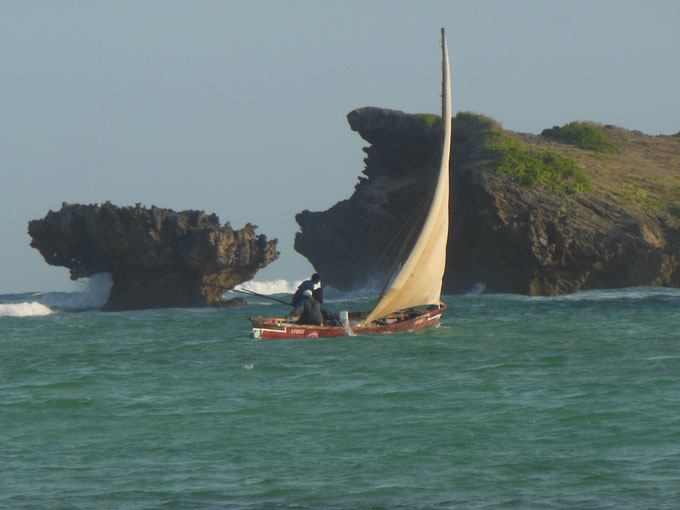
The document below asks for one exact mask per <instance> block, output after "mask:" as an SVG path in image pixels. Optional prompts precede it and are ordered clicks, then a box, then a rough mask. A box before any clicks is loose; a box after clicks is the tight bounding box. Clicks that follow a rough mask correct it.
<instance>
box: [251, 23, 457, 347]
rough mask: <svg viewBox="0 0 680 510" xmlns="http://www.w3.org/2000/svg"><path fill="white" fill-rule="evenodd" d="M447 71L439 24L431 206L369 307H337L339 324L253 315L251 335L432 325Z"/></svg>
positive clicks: (447, 125) (447, 123)
mask: <svg viewBox="0 0 680 510" xmlns="http://www.w3.org/2000/svg"><path fill="white" fill-rule="evenodd" d="M450 75H451V71H450V64H449V53H448V48H447V45H446V32H445V31H444V29H443V28H442V156H441V163H440V168H439V174H438V177H437V183H436V186H435V189H434V195H433V198H432V202H431V203H430V208H429V211H428V213H427V216H426V218H425V221H424V223H423V224H422V227H421V231H420V234H419V235H418V237H417V239H416V241H415V243H414V245H413V248H412V249H411V251H410V253H409V255H408V257H407V258H406V260H405V261H404V262H403V264H402V265H401V269H400V270H399V272H398V273H397V274H396V275H394V276H393V278H391V279H390V281H391V283H390V284H389V287H388V286H387V285H386V288H387V290H386V291H385V292H382V293H381V295H380V297H379V298H378V302H377V304H376V305H375V307H374V308H373V310H371V311H363V312H340V321H339V324H337V325H321V326H317V325H305V324H298V323H296V322H295V320H294V319H290V318H263V317H251V322H252V325H253V330H252V333H251V337H252V338H263V339H266V338H329V337H339V336H346V335H371V334H379V333H395V332H403V331H416V330H419V329H424V328H427V327H429V326H433V325H435V324H437V323H438V322H439V320H440V319H441V315H442V312H443V311H444V310H445V309H446V305H445V304H444V303H443V302H442V301H441V288H442V278H443V277H444V269H445V267H446V243H447V240H448V234H449V159H450V155H451V78H450Z"/></svg>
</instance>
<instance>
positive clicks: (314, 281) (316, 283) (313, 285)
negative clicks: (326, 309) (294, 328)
mask: <svg viewBox="0 0 680 510" xmlns="http://www.w3.org/2000/svg"><path fill="white" fill-rule="evenodd" d="M306 290H311V291H312V296H313V297H314V299H316V300H317V301H318V302H319V303H321V304H322V305H323V288H322V287H321V277H320V276H319V274H318V273H314V274H313V275H312V278H311V279H310V280H305V281H304V282H302V283H301V284H300V286H299V287H298V288H297V290H296V291H295V295H294V296H293V307H294V308H297V307H298V305H299V304H300V303H301V302H302V293H303V292H304V291H306Z"/></svg>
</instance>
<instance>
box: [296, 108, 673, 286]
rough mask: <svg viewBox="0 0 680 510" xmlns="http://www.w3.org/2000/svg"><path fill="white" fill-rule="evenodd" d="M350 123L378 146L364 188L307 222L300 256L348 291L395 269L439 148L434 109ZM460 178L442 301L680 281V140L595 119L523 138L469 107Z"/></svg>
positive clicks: (362, 114) (456, 128)
mask: <svg viewBox="0 0 680 510" xmlns="http://www.w3.org/2000/svg"><path fill="white" fill-rule="evenodd" d="M348 121H349V123H350V126H351V128H352V129H353V130H355V131H357V132H358V133H359V134H360V135H361V136H362V138H364V139H365V140H366V141H367V142H369V144H370V145H369V146H368V147H366V148H364V151H365V153H366V155H367V157H366V159H365V163H366V167H365V169H364V170H363V176H361V177H360V178H359V182H358V184H357V185H356V187H355V192H354V193H353V195H352V196H351V197H350V198H349V199H347V200H344V201H341V202H339V203H337V204H336V205H335V206H333V207H331V208H330V209H329V210H327V211H323V212H310V211H303V212H301V213H299V214H298V215H297V216H296V220H297V222H298V224H299V225H300V227H301V232H300V233H298V234H297V236H296V239H295V249H296V250H297V251H298V252H300V253H301V254H302V255H304V256H305V257H307V258H308V259H309V260H310V262H311V263H312V264H313V265H314V267H315V268H316V270H317V271H319V272H320V273H321V274H322V276H323V277H324V279H325V281H326V282H327V283H328V284H329V285H331V286H334V287H337V288H340V289H351V288H356V287H360V286H364V285H366V284H367V283H368V282H371V281H372V280H375V279H380V278H381V277H382V275H384V274H386V273H387V271H388V269H389V266H390V263H391V262H390V261H391V260H392V259H393V258H394V254H395V253H396V252H395V250H398V248H399V247H400V246H401V245H402V244H403V236H402V234H403V232H404V231H406V230H408V228H407V226H409V225H410V224H412V223H414V222H415V223H417V221H418V219H417V216H418V215H417V214H415V212H416V211H419V210H422V209H423V208H424V207H425V206H426V204H427V201H428V193H429V192H430V190H431V187H432V183H433V181H434V174H435V172H436V168H437V165H438V163H437V161H438V158H439V153H440V152H439V151H440V149H439V137H440V126H441V122H440V121H439V119H438V118H436V117H435V118H434V119H433V116H431V115H430V116H428V115H410V114H405V113H403V112H398V111H394V110H385V109H378V108H361V109H359V110H355V111H353V112H351V113H350V114H349V115H348ZM451 170H452V171H451V205H450V210H451V218H450V229H451V230H450V232H449V245H448V252H447V270H446V275H445V279H444V288H443V290H444V293H460V292H466V291H468V290H469V289H471V288H472V287H474V286H475V285H476V284H479V283H481V284H484V285H485V286H486V288H487V290H489V291H491V292H512V293H519V294H528V295H555V294H563V293H568V292H574V291H578V290H585V289H602V288H620V287H629V286H637V285H653V286H671V287H678V286H680V260H679V258H678V255H677V254H678V253H679V252H680V137H678V136H656V137H653V136H647V135H644V134H643V133H640V132H638V131H629V130H626V129H622V128H618V127H615V126H602V125H598V124H595V123H592V122H572V123H569V124H567V125H565V126H561V127H559V126H556V127H553V128H550V129H546V130H544V131H543V132H542V133H541V134H540V135H534V134H526V133H516V132H512V131H507V130H503V129H502V128H501V126H500V125H499V124H498V123H497V122H495V121H494V120H493V119H490V118H488V117H485V116H483V115H477V114H472V113H468V112H463V113H459V114H457V115H456V117H455V118H454V120H453V157H452V160H451ZM400 236H401V239H402V240H401V241H399V239H400ZM395 239H396V240H397V241H395Z"/></svg>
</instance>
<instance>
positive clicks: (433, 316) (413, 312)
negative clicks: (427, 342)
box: [250, 303, 446, 339]
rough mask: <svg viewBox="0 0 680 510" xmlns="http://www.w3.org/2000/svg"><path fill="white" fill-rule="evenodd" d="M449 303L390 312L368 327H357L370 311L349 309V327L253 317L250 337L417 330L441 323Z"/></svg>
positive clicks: (332, 335)
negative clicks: (351, 310) (440, 320)
mask: <svg viewBox="0 0 680 510" xmlns="http://www.w3.org/2000/svg"><path fill="white" fill-rule="evenodd" d="M445 309H446V305H445V304H443V303H441V304H439V305H431V306H424V307H414V308H409V309H407V310H402V311H399V312H396V313H394V314H390V315H389V316H387V317H386V318H385V319H383V320H381V321H375V322H372V323H370V324H369V325H367V326H358V323H359V322H360V321H361V319H362V318H364V317H366V316H367V315H368V313H367V312H350V314H349V327H344V326H314V325H307V324H297V323H295V322H291V321H290V320H288V319H285V318H274V317H268V318H264V317H251V319H250V320H251V322H252V324H253V330H252V332H251V334H250V337H251V338H258V339H269V338H334V337H340V336H355V335H378V334H384V333H401V332H407V331H417V330H420V329H424V328H427V327H430V326H434V325H436V324H437V323H438V322H439V319H440V318H441V314H442V312H443V311H444V310H445Z"/></svg>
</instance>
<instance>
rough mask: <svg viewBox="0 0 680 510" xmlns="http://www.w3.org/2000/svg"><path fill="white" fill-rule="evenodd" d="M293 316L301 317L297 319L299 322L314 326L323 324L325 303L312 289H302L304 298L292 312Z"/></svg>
mask: <svg viewBox="0 0 680 510" xmlns="http://www.w3.org/2000/svg"><path fill="white" fill-rule="evenodd" d="M290 315H291V317H298V316H299V317H300V318H299V319H298V320H297V323H298V324H309V325H313V326H322V325H323V321H324V318H325V316H326V312H325V311H324V309H323V305H322V304H321V303H320V302H319V301H318V300H316V299H314V296H313V294H312V291H311V290H310V289H305V290H303V291H302V299H301V301H300V304H299V305H298V306H297V307H296V308H295V310H293V311H292V312H291V313H290Z"/></svg>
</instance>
